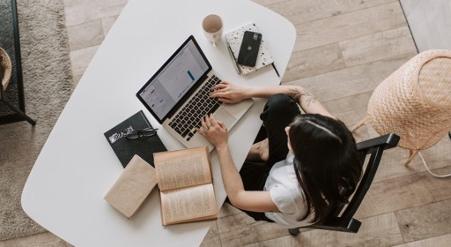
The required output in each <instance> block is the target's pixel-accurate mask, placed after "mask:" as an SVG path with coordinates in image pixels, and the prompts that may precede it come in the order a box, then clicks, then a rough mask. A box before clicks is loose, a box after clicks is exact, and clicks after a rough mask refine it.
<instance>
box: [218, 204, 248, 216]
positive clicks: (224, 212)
mask: <svg viewBox="0 0 451 247" xmlns="http://www.w3.org/2000/svg"><path fill="white" fill-rule="evenodd" d="M241 213H243V212H242V211H241V210H239V209H237V208H235V207H234V206H232V205H231V204H230V203H228V202H225V203H224V204H222V207H221V210H220V211H219V217H226V216H231V215H235V214H241Z"/></svg>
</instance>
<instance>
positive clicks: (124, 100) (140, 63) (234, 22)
mask: <svg viewBox="0 0 451 247" xmlns="http://www.w3.org/2000/svg"><path fill="white" fill-rule="evenodd" d="M210 13H216V14H219V15H220V16H222V18H223V22H224V30H225V31H227V30H231V29H233V28H235V27H238V26H240V25H242V24H244V23H247V22H250V21H254V22H255V23H257V25H258V26H259V28H260V31H261V32H262V33H263V39H265V42H267V43H266V44H267V45H268V47H269V49H270V50H271V52H272V53H273V55H274V58H275V61H276V66H277V68H278V70H279V72H280V73H281V74H282V75H283V72H284V71H285V68H286V66H287V63H288V60H289V58H290V55H291V52H292V48H293V45H294V42H295V37H296V32H295V28H294V26H293V25H292V24H291V23H290V22H288V21H287V20H286V19H284V18H283V17H281V16H280V15H278V14H276V13H274V12H272V11H270V10H268V9H266V8H264V7H262V6H260V5H257V4H256V3H253V2H251V1H247V0H246V1H245V0H240V1H236V0H234V1H226V0H224V1H213V0H197V1H177V0H164V1H163V0H162V1H149V0H131V1H130V2H129V3H128V4H127V6H126V7H125V8H124V10H123V11H122V14H121V16H120V17H119V18H118V20H117V22H116V24H115V25H114V26H113V28H112V29H111V31H110V32H109V34H108V36H107V37H106V38H105V41H104V42H103V44H102V45H101V47H100V48H99V49H98V51H97V54H96V55H95V57H94V58H93V60H92V62H91V64H90V65H89V67H88V69H87V70H86V72H85V74H84V75H83V77H82V78H81V80H80V82H79V84H78V86H77V88H76V90H75V91H74V93H73V95H72V97H71V98H70V100H69V102H68V103H67V105H66V107H65V109H64V111H63V112H62V114H61V116H60V118H59V119H58V122H57V123H56V125H55V127H54V129H53V131H52V132H51V134H50V136H49V138H48V140H47V142H46V144H45V146H44V147H43V149H42V151H41V153H40V155H39V157H38V159H37V160H36V163H35V165H34V167H33V170H32V171H31V174H30V176H29V177H28V180H27V183H26V185H25V188H24V191H23V194H22V207H23V209H24V210H25V212H26V213H27V214H28V215H29V216H30V217H31V218H32V219H34V220H35V221H36V222H38V223H39V224H40V225H42V226H43V227H45V228H47V229H48V230H49V231H51V232H53V233H54V234H56V235H58V236H59V237H61V238H63V239H65V240H66V241H68V242H69V243H71V244H73V245H76V246H162V245H165V246H197V245H199V244H200V243H201V241H202V239H203V237H204V236H205V234H206V233H207V231H208V228H209V225H210V224H211V222H198V223H190V224H181V225H174V226H169V227H162V226H161V219H160V209H159V208H160V206H159V196H158V193H156V192H155V191H154V192H152V194H151V195H150V197H149V198H148V200H147V201H146V202H145V203H144V205H143V207H142V208H141V209H140V210H139V211H138V213H137V214H136V215H135V216H134V217H133V218H132V219H131V220H127V219H126V218H124V217H123V216H121V215H120V214H119V213H117V212H116V211H115V210H114V209H113V208H112V207H110V206H109V204H107V203H106V202H105V201H104V200H103V196H104V195H105V193H106V192H107V190H108V189H109V188H110V186H111V185H112V184H113V183H114V181H115V180H116V178H117V177H118V175H119V174H120V172H121V170H122V167H121V165H120V163H119V161H118V159H117V157H116V156H115V154H114V152H113V151H112V149H111V148H110V146H109V145H108V143H107V141H106V140H105V137H104V136H103V133H104V132H105V131H106V130H108V129H110V128H111V127H113V126H114V125H116V124H117V123H119V122H121V121H122V120H124V119H125V118H127V117H129V116H131V115H132V114H134V113H135V112H137V111H138V110H140V109H144V107H143V105H141V103H139V101H138V99H137V98H136V97H135V93H136V92H137V91H138V89H139V88H140V87H141V86H142V85H143V84H144V83H145V82H146V81H147V80H148V79H149V78H150V77H151V76H152V74H153V73H154V72H155V71H156V70H157V69H158V68H159V67H160V66H161V65H162V64H163V62H164V61H165V60H166V59H167V58H169V56H170V55H171V54H172V53H173V52H174V51H175V49H176V48H177V47H179V46H180V44H181V43H182V42H183V41H184V40H185V39H186V38H187V37H188V36H189V35H190V34H193V35H194V36H195V37H196V39H197V41H198V42H199V45H200V46H201V48H202V49H203V51H204V52H205V54H206V56H207V58H208V59H209V60H210V62H211V64H212V66H213V68H214V69H215V71H217V72H218V74H219V76H220V77H221V78H223V79H225V80H229V81H232V82H236V83H241V84H246V85H255V86H263V85H277V84H279V82H280V78H278V77H277V76H276V74H275V73H274V71H273V70H265V71H262V72H260V73H258V74H256V75H254V76H253V77H251V78H246V79H244V78H242V77H240V76H239V75H237V73H236V72H235V70H234V68H233V65H232V63H231V61H230V58H229V57H228V53H227V51H226V48H225V46H224V45H223V44H221V45H219V46H218V47H217V48H214V47H212V46H211V45H210V44H208V42H207V40H206V39H205V38H204V36H203V33H202V29H201V21H202V19H203V17H204V16H206V15H208V14H210ZM263 103H264V102H263V101H259V102H257V103H256V104H254V106H253V107H252V108H251V109H250V111H249V112H248V113H247V115H246V116H245V117H244V118H243V119H241V121H240V123H238V124H237V125H236V126H235V127H234V128H233V130H232V131H231V137H230V147H231V152H232V155H233V157H234V161H235V163H236V165H237V166H238V168H240V167H241V164H242V163H243V161H244V158H245V156H246V154H247V152H248V150H249V148H250V146H251V144H252V141H253V140H254V137H255V136H256V134H257V131H258V129H259V127H260V124H261V122H260V119H259V118H258V116H259V113H260V111H261V110H262V107H263ZM145 113H146V115H147V117H148V118H149V119H150V120H151V123H152V125H154V126H156V127H158V124H157V122H156V121H155V120H154V119H153V118H152V116H151V115H150V113H149V112H147V111H146V110H145ZM158 134H159V136H160V138H161V139H162V140H163V142H164V144H165V145H166V147H167V148H168V149H169V150H175V149H180V148H182V146H181V145H180V144H179V143H178V142H177V141H176V140H174V139H173V138H172V137H171V136H169V135H168V133H167V132H165V131H164V130H162V129H160V130H159V132H158ZM212 169H213V175H214V185H215V190H216V195H217V199H218V204H222V202H223V201H224V199H225V196H226V194H225V192H224V188H223V184H222V180H221V174H220V169H219V164H218V161H217V157H216V155H215V154H213V155H212Z"/></svg>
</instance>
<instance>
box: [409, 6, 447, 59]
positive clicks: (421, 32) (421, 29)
mask: <svg viewBox="0 0 451 247" xmlns="http://www.w3.org/2000/svg"><path fill="white" fill-rule="evenodd" d="M401 3H402V6H403V8H404V11H405V13H406V17H407V20H408V21H409V26H410V28H411V29H412V34H413V36H414V38H415V41H416V43H417V46H418V49H419V50H420V51H425V50H429V49H451V32H449V30H450V28H451V18H450V16H451V2H450V1H449V0H435V1H423V0H401Z"/></svg>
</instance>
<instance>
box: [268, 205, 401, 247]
mask: <svg viewBox="0 0 451 247" xmlns="http://www.w3.org/2000/svg"><path fill="white" fill-rule="evenodd" d="M284 238H293V237H291V236H287V237H284ZM296 238H297V241H291V240H284V241H283V240H282V241H280V242H288V243H293V245H287V246H302V247H310V246H312V247H313V246H315V247H316V246H327V247H334V246H348V247H351V246H359V247H360V246H380V247H382V246H393V245H396V244H400V243H402V237H401V233H400V230H399V227H398V224H397V221H396V217H395V216H394V214H393V213H388V214H383V215H378V216H375V217H370V218H367V219H364V220H362V226H361V227H360V229H359V232H358V233H356V234H354V233H343V232H336V231H325V230H311V231H307V232H301V234H300V235H299V236H298V237H296ZM273 241H274V242H276V241H277V242H279V241H278V240H273ZM268 242H270V241H268ZM263 246H265V245H264V242H263ZM268 246H275V245H271V242H270V244H268Z"/></svg>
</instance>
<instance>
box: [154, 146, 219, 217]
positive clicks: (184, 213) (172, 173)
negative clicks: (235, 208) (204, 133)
mask: <svg viewBox="0 0 451 247" xmlns="http://www.w3.org/2000/svg"><path fill="white" fill-rule="evenodd" d="M154 163H155V171H156V177H157V179H158V188H159V189H160V198H161V220H162V223H163V225H170V224H177V223H182V222H191V221H199V220H207V219H214V218H217V214H218V205H217V203H216V197H215V193H214V189H213V181H212V176H211V170H210V161H209V159H208V149H207V147H200V148H190V149H183V150H178V151H170V152H161V153H154Z"/></svg>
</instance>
